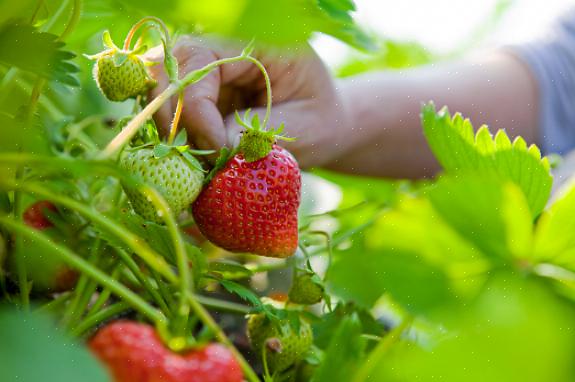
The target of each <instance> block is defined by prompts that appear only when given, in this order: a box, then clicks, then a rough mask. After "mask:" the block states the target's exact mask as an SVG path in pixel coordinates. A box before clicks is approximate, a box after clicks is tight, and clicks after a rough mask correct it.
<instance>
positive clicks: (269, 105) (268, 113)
mask: <svg viewBox="0 0 575 382" xmlns="http://www.w3.org/2000/svg"><path fill="white" fill-rule="evenodd" d="M246 60H248V61H249V62H251V63H252V64H254V65H255V66H257V67H258V69H259V70H260V72H262V74H263V76H264V79H265V81H266V115H265V117H264V122H263V127H264V129H265V128H266V126H267V124H268V122H269V120H270V116H271V113H272V83H271V81H270V76H269V75H268V72H267V71H266V68H265V67H264V66H263V64H262V63H261V62H260V61H258V60H256V59H255V58H253V57H252V56H247V57H246Z"/></svg>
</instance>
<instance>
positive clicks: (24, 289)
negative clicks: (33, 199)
mask: <svg viewBox="0 0 575 382" xmlns="http://www.w3.org/2000/svg"><path fill="white" fill-rule="evenodd" d="M23 176H24V168H23V167H18V169H17V170H16V180H20V179H22V177H23ZM13 216H14V219H15V220H16V221H18V222H21V221H22V192H21V191H19V190H15V191H14V211H13ZM14 251H15V253H16V254H17V256H16V272H17V274H18V287H19V288H20V300H21V303H22V306H23V307H24V309H25V310H27V309H29V308H30V286H29V285H28V271H27V269H26V263H25V262H24V258H23V256H24V242H23V239H22V236H21V235H20V234H18V233H16V234H15V235H14Z"/></svg>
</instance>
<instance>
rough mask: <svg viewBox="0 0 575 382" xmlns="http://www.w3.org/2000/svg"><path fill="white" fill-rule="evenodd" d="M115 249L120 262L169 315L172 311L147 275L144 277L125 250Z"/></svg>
mask: <svg viewBox="0 0 575 382" xmlns="http://www.w3.org/2000/svg"><path fill="white" fill-rule="evenodd" d="M114 249H115V250H116V253H117V254H118V256H119V257H120V260H121V261H122V262H123V263H124V264H125V265H126V267H127V268H128V269H129V270H130V272H132V274H133V275H134V276H135V277H136V279H137V280H138V281H139V282H140V284H141V285H142V286H143V287H144V289H146V291H148V293H150V295H151V296H152V298H153V299H154V301H155V302H156V304H158V305H159V306H160V309H161V310H162V311H163V312H164V314H166V315H169V313H170V309H169V308H168V305H167V304H166V301H165V300H164V299H163V298H162V296H160V294H159V293H158V291H157V290H156V289H154V287H153V286H152V284H150V281H149V280H148V278H147V277H146V275H144V274H143V273H142V271H140V269H139V268H138V264H136V262H135V261H134V259H132V258H131V257H130V255H128V254H127V253H126V252H125V251H124V250H123V249H121V248H114Z"/></svg>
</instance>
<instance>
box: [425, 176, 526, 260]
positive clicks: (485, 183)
mask: <svg viewBox="0 0 575 382" xmlns="http://www.w3.org/2000/svg"><path fill="white" fill-rule="evenodd" d="M513 187H516V186H514V185H513V184H512V183H508V184H507V185H505V183H503V182H502V181H501V180H500V179H499V178H497V177H494V176H491V177H489V176H480V175H473V174H468V175H459V176H457V177H455V176H445V177H442V178H441V179H439V181H438V182H437V184H436V185H435V186H433V187H430V188H429V190H428V191H427V195H428V196H429V200H430V201H431V203H432V204H433V207H434V208H435V210H436V211H437V212H439V214H440V215H441V217H442V218H443V219H444V220H445V221H446V222H447V223H449V225H450V226H451V227H453V229H455V230H456V231H457V232H458V233H459V234H460V235H461V236H462V237H464V238H465V239H467V240H469V241H470V242H471V243H473V245H475V246H476V247H477V248H479V249H480V250H481V251H482V252H483V254H484V255H486V256H488V257H490V258H491V259H492V261H496V262H499V261H501V260H504V261H507V260H509V259H510V258H511V257H512V256H513V253H512V249H511V248H510V246H509V245H508V244H509V242H510V241H511V242H512V243H516V242H517V241H518V240H525V235H528V237H529V235H530V232H531V217H530V214H527V220H525V218H526V216H525V211H526V210H527V211H529V207H528V206H527V205H526V204H525V201H524V198H523V197H522V195H521V192H520V191H518V190H517V188H513ZM509 190H510V191H509ZM508 193H511V195H508ZM518 193H519V195H518ZM518 196H519V198H518ZM522 201H523V203H522ZM508 203H512V204H511V205H512V206H513V207H514V208H515V209H513V210H512V209H510V208H509V205H508ZM525 232H527V234H526V233H525ZM512 234H516V235H518V237H517V238H515V237H510V236H511V235H512ZM517 244H518V245H520V244H522V243H517ZM513 248H515V249H517V247H513ZM522 253H523V254H524V251H523V250H522Z"/></svg>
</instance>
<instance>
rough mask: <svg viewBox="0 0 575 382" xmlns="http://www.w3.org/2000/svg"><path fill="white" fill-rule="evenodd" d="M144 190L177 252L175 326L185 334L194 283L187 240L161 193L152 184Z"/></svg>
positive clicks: (143, 188) (180, 332) (144, 187)
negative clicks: (178, 293)
mask: <svg viewBox="0 0 575 382" xmlns="http://www.w3.org/2000/svg"><path fill="white" fill-rule="evenodd" d="M142 192H143V193H144V195H145V196H146V197H147V198H148V199H149V200H150V201H151V202H152V203H153V204H154V206H155V207H156V209H157V210H158V212H159V213H161V214H162V218H163V220H164V223H165V224H166V228H167V229H168V232H169V234H170V238H171V239H172V242H173V244H174V249H175V252H176V265H177V268H178V276H179V280H178V282H177V284H179V288H180V296H179V304H178V309H177V311H176V317H177V318H176V324H175V327H176V328H177V329H178V331H179V333H178V334H184V333H183V331H184V330H185V327H186V322H187V320H188V317H189V315H190V305H189V304H188V299H187V297H186V296H187V295H188V293H191V292H192V285H193V283H192V274H191V273H190V269H189V266H188V254H187V252H186V246H185V242H184V239H183V238H182V235H181V233H180V230H179V228H178V224H177V223H176V219H175V218H174V216H173V214H172V211H171V210H170V206H169V205H168V203H167V202H166V200H165V199H164V198H163V197H162V196H161V195H160V193H159V192H158V191H157V190H156V189H154V188H152V187H150V186H143V187H142Z"/></svg>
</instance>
